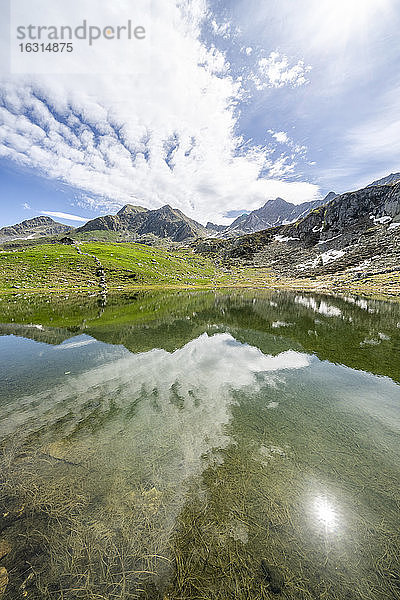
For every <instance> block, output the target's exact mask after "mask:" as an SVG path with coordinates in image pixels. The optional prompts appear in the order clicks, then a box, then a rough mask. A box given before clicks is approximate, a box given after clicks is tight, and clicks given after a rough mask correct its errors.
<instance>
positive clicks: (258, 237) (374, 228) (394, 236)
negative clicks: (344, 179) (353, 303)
mask: <svg viewBox="0 0 400 600" xmlns="http://www.w3.org/2000/svg"><path fill="white" fill-rule="evenodd" d="M395 181H397V182H395V183H386V184H385V183H377V185H375V186H367V187H366V188H363V189H361V190H357V191H355V192H347V193H345V194H341V195H340V196H335V197H334V198H332V199H331V200H330V201H329V202H328V203H326V204H324V205H321V206H319V207H317V208H315V209H314V210H312V211H311V212H310V213H308V214H307V215H306V216H305V217H303V218H301V219H299V220H298V221H296V222H295V223H291V224H286V225H280V226H278V227H273V228H268V229H265V230H263V231H259V232H256V233H251V234H248V235H244V236H241V237H239V238H233V239H232V238H231V239H224V240H223V239H215V238H214V239H208V240H204V241H199V242H198V243H197V248H196V250H197V252H199V253H201V254H205V255H209V256H218V257H219V259H220V260H223V261H224V262H225V263H227V264H232V263H233V264H234V263H237V264H240V265H247V266H253V267H256V268H259V267H267V268H271V269H272V270H273V271H274V272H276V273H278V274H281V275H283V276H290V277H305V276H307V277H309V276H310V275H311V276H312V275H321V274H328V273H337V272H339V271H344V270H348V269H350V270H353V271H354V277H358V276H359V275H360V274H363V276H364V275H365V274H368V273H377V272H378V273H390V272H391V271H395V270H396V269H397V270H398V269H399V265H400V181H398V180H395Z"/></svg>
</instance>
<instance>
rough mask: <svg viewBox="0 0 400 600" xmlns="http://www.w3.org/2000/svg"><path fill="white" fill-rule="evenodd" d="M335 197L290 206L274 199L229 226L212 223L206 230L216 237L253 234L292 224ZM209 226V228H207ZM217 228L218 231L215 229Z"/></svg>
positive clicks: (334, 195)
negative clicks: (216, 235) (215, 233)
mask: <svg viewBox="0 0 400 600" xmlns="http://www.w3.org/2000/svg"><path fill="white" fill-rule="evenodd" d="M335 197H336V194H335V193H334V192H329V194H328V195H327V196H326V197H325V198H323V199H321V200H314V201H312V202H304V203H303V204H297V205H296V204H292V203H291V202H286V200H283V198H275V199H273V200H268V202H266V203H265V204H264V206H262V207H261V208H258V209H256V210H253V211H252V212H251V213H249V214H243V215H241V216H240V217H238V218H237V219H235V221H233V223H231V225H229V226H228V227H224V228H223V229H221V226H215V225H213V224H212V223H210V224H207V228H208V229H210V230H214V232H217V233H218V234H219V235H218V237H222V238H229V237H238V236H241V235H245V234H246V233H255V232H256V231H262V230H263V229H268V228H270V227H276V226H278V225H284V224H287V223H293V222H295V221H297V220H298V219H300V218H301V217H304V216H305V215H307V214H308V213H309V212H310V211H312V210H313V209H314V208H317V207H318V206H321V205H322V204H326V202H329V201H330V200H332V199H333V198H335ZM209 225H210V226H209ZM217 228H218V229H217Z"/></svg>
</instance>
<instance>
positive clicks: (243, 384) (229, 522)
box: [0, 290, 400, 600]
mask: <svg viewBox="0 0 400 600" xmlns="http://www.w3.org/2000/svg"><path fill="white" fill-rule="evenodd" d="M0 323H1V325H0V449H1V458H0V460H1V465H0V472H1V488H0V557H1V558H0V569H1V578H0V579H1V581H2V582H3V588H2V590H1V589H0V592H1V591H2V592H3V597H4V600H8V599H11V600H14V599H23V598H27V599H29V600H48V599H51V600H71V599H86V600H89V599H90V600H106V599H107V600H111V599H121V600H122V599H127V600H128V599H136V598H137V599H151V600H153V599H154V600H166V599H170V600H231V599H232V600H233V599H237V600H242V599H243V600H244V599H246V600H247V599H249V600H250V599H252V600H253V599H254V600H259V599H271V598H278V599H279V598H282V599H287V600H292V599H293V600H294V599H296V600H297V599H298V600H315V599H321V600H394V599H396V598H400V563H399V557H400V510H399V509H400V486H399V481H400V477H399V476H400V303H397V302H388V301H378V300H366V299H363V298H359V297H346V298H344V297H334V296H317V295H310V294H295V293H289V292H271V293H269V292H266V291H249V290H246V291H232V292H228V291H227V292H224V291H218V292H216V291H201V292H194V291H193V292H186V291H185V292H183V291H182V292H179V291H174V292H136V293H134V292H132V293H130V294H120V295H117V296H109V297H108V300H107V303H105V302H103V301H98V300H97V298H96V297H93V298H91V297H79V296H76V297H74V296H73V295H70V296H69V297H68V296H62V297H60V296H52V297H45V296H38V295H34V296H29V295H25V296H24V295H23V294H16V295H3V296H1V300H0ZM0 595H1V593H0Z"/></svg>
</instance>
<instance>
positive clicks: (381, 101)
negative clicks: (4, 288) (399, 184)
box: [0, 0, 400, 226]
mask: <svg viewBox="0 0 400 600" xmlns="http://www.w3.org/2000/svg"><path fill="white" fill-rule="evenodd" d="M20 1H21V2H23V1H24V0H20ZM48 3H49V10H50V6H51V5H53V6H54V3H51V2H50V0H48ZM34 4H35V0H33V2H30V3H29V5H30V6H31V7H33V8H32V10H36V12H37V10H38V9H37V7H35V6H34ZM129 4H130V3H129V1H128V0H119V2H115V3H114V4H113V9H114V11H115V14H117V15H118V17H119V18H120V19H121V21H123V19H124V18H125V17H127V16H129V14H130V13H129ZM148 6H149V2H146V0H142V5H141V10H142V11H143V19H144V20H145V21H146V23H147V24H148V28H149V30H150V32H151V34H152V37H151V42H149V46H148V54H149V57H150V59H149V61H148V62H147V63H146V64H144V63H143V64H142V65H141V69H139V68H138V69H137V71H135V70H132V68H131V63H132V60H134V59H135V57H133V58H132V56H125V53H122V52H121V60H118V64H119V71H118V72H116V73H115V74H112V72H111V75H110V68H111V71H112V67H113V64H112V61H111V64H110V65H109V67H110V68H108V70H107V68H106V67H107V65H106V63H107V56H108V54H107V53H108V48H110V46H108V48H105V47H103V46H102V45H101V44H99V45H98V50H96V52H98V53H97V54H96V55H95V56H94V58H93V60H95V61H96V62H95V68H93V64H94V63H90V57H89V58H88V61H87V70H88V72H87V74H82V72H81V71H79V70H78V68H77V66H78V63H79V62H80V64H79V67H80V69H82V60H80V61H79V54H78V55H76V56H74V57H71V60H75V61H76V62H75V64H73V63H71V66H70V71H69V74H63V73H62V71H60V72H58V73H55V74H54V73H46V72H45V71H44V72H42V73H38V74H36V75H28V74H24V73H20V74H16V73H10V72H7V69H6V68H5V66H4V65H2V67H3V68H2V72H3V75H2V76H1V81H0V207H1V211H0V226H3V225H9V224H12V223H14V222H18V221H20V220H22V219H25V218H31V217H33V216H35V215H37V214H53V213H54V218H56V219H57V220H59V221H62V222H65V223H69V224H75V225H77V224H79V223H80V222H83V221H82V220H84V219H89V218H93V217H94V216H96V215H97V214H105V213H107V212H115V211H116V210H118V208H119V207H120V206H123V205H124V204H126V203H127V202H130V203H134V204H140V205H142V206H146V207H148V208H158V207H159V206H162V205H163V204H167V203H168V204H171V205H172V206H175V207H177V208H180V209H181V210H182V211H183V212H185V213H186V214H188V215H189V216H191V217H193V218H196V219H197V220H199V221H201V222H206V221H207V220H209V219H210V220H213V221H215V222H220V223H226V222H229V219H228V218H227V215H230V214H237V212H238V211H241V210H252V209H255V208H258V207H259V206H261V205H262V204H264V203H265V202H266V200H268V199H269V198H273V197H276V196H281V197H283V198H285V199H286V200H288V201H292V202H295V203H300V202H303V201H307V200H311V199H313V198H316V197H319V196H323V195H325V194H326V193H327V192H329V191H330V190H334V191H335V192H337V193H341V192H344V191H347V190H351V189H356V188H358V187H362V186H363V185H366V184H368V183H370V182H371V181H373V180H374V179H377V178H379V177H382V176H385V175H387V174H389V173H390V172H397V171H400V102H399V98H400V70H399V68H398V65H399V64H400V42H399V35H398V31H399V30H400V7H399V4H398V2H397V1H396V0H318V1H317V0H297V1H296V2H294V1H293V0H279V1H278V0H266V1H264V2H260V1H259V0H257V1H256V0H237V1H227V0H225V1H222V0H219V1H216V0H210V1H209V2H206V1H205V0H183V1H182V2H180V7H179V8H178V7H177V6H176V3H175V1H174V0H153V2H152V7H151V9H149V8H148ZM41 7H42V10H43V13H42V14H40V13H39V16H40V19H41V21H40V22H46V17H47V13H46V1H44V2H41ZM43 7H44V8H43ZM105 7H106V3H104V7H103V8H104V10H103V9H102V3H101V2H100V3H99V2H95V1H94V0H81V1H80V2H79V5H74V3H73V1H72V0H71V3H68V6H63V12H62V15H61V17H62V20H63V22H65V23H69V22H70V21H71V20H72V21H73V20H74V19H75V20H76V19H78V21H79V18H80V15H82V16H83V15H84V16H85V18H87V17H89V18H90V17H91V15H92V19H93V20H95V19H97V21H101V20H102V19H106V21H105V22H107V19H108V18H109V15H108V13H107V12H106V8H105ZM79 11H80V12H79ZM146 11H147V13H146ZM103 13H104V14H103ZM35 14H36V13H35ZM38 19H39V17H38ZM38 22H39V21H38ZM3 43H4V42H3ZM1 49H3V50H4V49H5V48H4V46H3V48H0V50H1ZM78 50H79V48H78ZM103 51H104V55H102V54H101V53H102V52H103ZM117 51H118V49H117ZM3 54H4V53H3ZM124 61H126V69H125V71H124ZM129 61H130V63H129V64H128V62H129ZM83 62H85V61H83ZM103 63H104V73H103V72H101V69H100V72H98V70H99V67H98V65H99V64H100V65H103ZM120 63H122V69H121V68H120V67H121V64H120ZM85 64H86V63H85ZM84 66H85V65H84ZM74 69H75V70H74ZM94 70H95V71H97V72H96V74H94V73H93V71H94ZM60 213H61V216H60ZM62 214H64V215H70V216H71V215H72V216H74V217H75V219H71V218H69V217H65V216H62ZM77 219H81V221H79V220H77Z"/></svg>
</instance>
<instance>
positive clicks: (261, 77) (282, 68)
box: [251, 52, 312, 90]
mask: <svg viewBox="0 0 400 600" xmlns="http://www.w3.org/2000/svg"><path fill="white" fill-rule="evenodd" d="M311 68H312V67H311V66H310V65H306V64H305V62H304V61H303V60H299V61H297V63H295V64H292V65H290V63H289V58H288V57H287V56H286V54H280V53H279V52H271V54H270V55H269V56H268V57H267V58H265V57H264V58H260V60H259V61H258V70H257V72H256V73H253V75H252V76H251V79H252V81H253V82H254V85H255V86H256V88H257V90H264V89H266V88H281V87H284V86H289V87H293V88H295V87H300V86H302V85H305V84H307V83H309V80H308V79H307V73H309V72H310V71H311Z"/></svg>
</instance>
